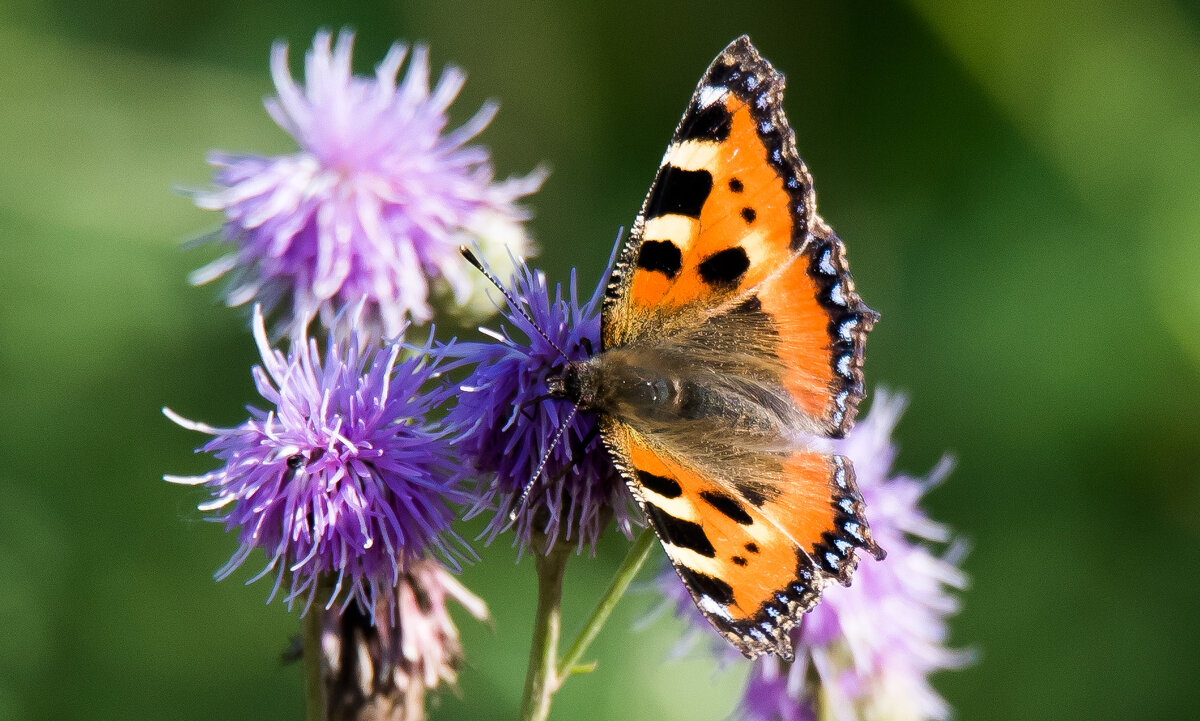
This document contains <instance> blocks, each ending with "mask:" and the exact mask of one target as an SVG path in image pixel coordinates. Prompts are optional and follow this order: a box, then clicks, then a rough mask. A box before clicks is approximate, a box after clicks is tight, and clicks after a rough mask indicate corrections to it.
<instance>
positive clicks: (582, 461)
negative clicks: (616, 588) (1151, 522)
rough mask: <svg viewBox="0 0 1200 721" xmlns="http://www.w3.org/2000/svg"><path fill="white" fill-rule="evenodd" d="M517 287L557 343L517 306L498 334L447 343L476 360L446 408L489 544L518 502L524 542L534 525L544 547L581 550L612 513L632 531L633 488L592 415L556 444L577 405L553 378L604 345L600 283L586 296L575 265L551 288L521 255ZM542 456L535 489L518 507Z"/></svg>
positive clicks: (573, 423) (462, 358)
mask: <svg viewBox="0 0 1200 721" xmlns="http://www.w3.org/2000/svg"><path fill="white" fill-rule="evenodd" d="M510 288H511V291H512V294H513V296H514V297H515V299H516V300H517V302H518V303H520V304H521V306H522V307H523V308H524V309H525V310H526V311H528V312H529V314H530V316H532V318H533V320H534V321H535V322H536V323H537V325H538V327H540V328H541V329H542V330H543V331H544V332H545V333H546V334H547V335H548V336H549V338H550V340H552V341H553V343H554V345H551V344H550V343H548V342H547V341H546V339H545V338H543V337H542V336H541V334H540V333H538V332H537V330H535V329H534V328H532V327H530V323H529V320H528V319H526V318H525V317H524V315H522V314H521V313H520V312H519V311H518V310H517V309H515V308H511V307H505V308H504V309H502V310H501V314H502V318H503V319H504V320H505V321H507V325H505V326H502V327H501V329H500V330H499V331H485V332H486V333H487V334H488V335H490V336H491V337H492V338H493V339H494V341H495V342H460V343H457V344H455V346H454V347H453V348H452V349H450V350H449V351H448V352H447V355H448V356H451V357H454V358H457V359H458V362H459V363H462V364H464V365H468V366H470V367H471V371H470V373H469V375H468V376H467V377H466V378H465V379H464V380H463V381H462V382H461V384H459V386H458V388H457V389H455V390H456V398H457V404H456V405H455V406H454V407H453V408H451V409H450V411H449V412H448V413H447V417H446V422H447V424H448V425H449V426H450V427H451V428H453V429H454V434H455V436H456V438H457V442H456V448H457V449H458V451H459V453H460V457H461V458H462V459H463V460H464V461H466V463H467V466H468V467H467V468H465V469H464V473H465V474H466V475H468V476H473V477H475V478H476V480H477V483H478V484H479V487H478V501H477V503H476V505H475V507H474V508H473V509H471V510H470V511H469V512H468V514H467V517H468V518H469V517H472V516H474V515H477V514H479V513H483V512H487V511H490V512H491V513H492V514H493V515H492V517H491V519H490V521H489V522H488V525H487V529H486V531H485V536H486V538H487V540H488V542H489V543H490V542H491V541H492V540H494V539H495V538H496V536H497V535H499V534H500V533H501V532H502V531H503V530H505V529H506V528H507V527H508V526H509V525H510V520H509V514H510V512H512V511H513V510H515V511H516V512H517V516H516V521H515V531H516V539H515V544H516V545H517V546H519V547H520V548H521V549H525V548H528V547H530V544H531V542H532V540H533V538H534V536H535V535H537V534H544V535H545V536H546V539H547V542H548V545H547V548H549V545H552V544H553V543H555V542H556V541H558V540H560V539H561V540H564V541H571V542H574V543H575V544H576V546H577V548H578V550H582V549H583V548H584V547H585V546H586V547H589V548H591V549H594V548H595V544H596V541H597V540H598V539H599V537H600V534H601V532H602V531H603V530H604V526H605V525H606V524H607V522H608V519H609V517H612V518H614V519H615V521H616V524H617V527H618V528H619V529H620V530H621V532H622V533H624V534H625V535H627V536H628V535H629V534H630V522H631V514H630V506H629V500H628V495H627V491H626V490H625V484H624V482H623V481H622V480H621V477H620V475H619V474H618V473H617V470H616V468H615V467H614V466H613V464H612V461H611V460H610V459H609V456H608V453H607V451H606V450H605V449H604V446H603V444H602V443H601V441H600V438H599V431H598V427H597V422H596V419H595V417H594V416H592V415H591V414H587V413H582V412H581V413H575V414H574V417H572V418H571V419H570V422H569V423H566V427H565V430H564V431H562V436H561V439H560V440H559V442H558V444H557V445H554V438H555V436H556V435H557V434H558V433H559V432H560V429H562V428H563V424H564V421H566V420H567V419H568V417H570V416H571V414H572V411H573V407H572V404H571V403H570V402H569V401H565V400H562V399H557V398H551V397H549V395H548V393H549V389H548V386H547V379H548V378H550V377H551V376H556V375H561V374H562V370H563V368H564V367H565V365H566V363H567V361H568V360H571V361H576V360H584V359H585V358H587V357H588V356H589V355H591V353H592V351H593V349H598V348H599V347H600V299H601V295H602V293H601V291H602V289H603V284H601V285H600V286H599V287H597V289H596V291H595V293H594V294H593V295H592V297H591V299H590V300H589V301H588V302H587V303H586V304H583V305H581V304H580V303H579V296H578V290H577V286H576V281H575V273H574V272H572V273H571V281H570V283H569V285H568V287H567V289H566V292H565V294H564V290H563V287H562V286H561V285H556V286H555V288H554V291H553V293H551V291H550V288H549V287H548V285H547V283H546V277H545V276H544V275H543V274H542V273H541V272H540V271H535V270H531V269H530V268H529V267H528V266H526V265H524V264H519V265H518V267H517V269H516V271H515V273H514V275H513V279H512V282H511V284H510ZM514 331H515V332H514ZM554 346H557V347H558V348H557V349H556V348H555V347H554ZM559 349H561V350H562V351H563V353H565V354H566V356H567V357H566V358H564V357H563V356H562V355H560V354H559ZM552 445H553V450H549V449H550V448H551V446H552ZM548 451H549V452H548ZM543 458H545V459H546V463H545V467H544V468H543V469H542V472H541V474H540V475H539V476H538V478H537V479H536V481H535V483H534V486H533V489H532V492H531V493H530V494H529V496H528V497H527V498H525V500H524V501H523V502H522V503H521V505H520V507H519V508H516V507H515V506H516V504H517V502H518V500H519V498H520V495H521V492H522V490H524V488H525V486H526V484H528V483H529V481H530V479H531V478H533V475H534V472H535V471H536V470H537V468H538V465H539V463H540V462H541V461H542V459H543Z"/></svg>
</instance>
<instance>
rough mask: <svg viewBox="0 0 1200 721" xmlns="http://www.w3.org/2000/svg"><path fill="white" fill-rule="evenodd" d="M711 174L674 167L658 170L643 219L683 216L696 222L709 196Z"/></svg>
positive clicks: (663, 167) (668, 166)
mask: <svg viewBox="0 0 1200 721" xmlns="http://www.w3.org/2000/svg"><path fill="white" fill-rule="evenodd" d="M712 185H713V178H712V173H710V172H708V171H707V170H684V169H683V168H677V167H675V166H674V165H664V166H662V167H661V168H659V169H658V177H657V178H655V179H654V190H652V191H650V197H649V198H647V199H646V212H645V219H646V220H650V219H651V218H657V217H659V216H660V215H686V216H687V217H689V218H699V217H700V209H701V208H703V207H704V201H706V200H708V194H709V193H711V192H712Z"/></svg>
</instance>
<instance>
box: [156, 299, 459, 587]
mask: <svg viewBox="0 0 1200 721" xmlns="http://www.w3.org/2000/svg"><path fill="white" fill-rule="evenodd" d="M254 337H255V340H256V342H257V343H258V347H259V351H260V352H261V354H262V359H263V362H262V365H261V366H256V367H255V368H254V369H253V374H254V380H255V385H256V386H257V388H258V392H259V394H261V395H262V397H263V398H264V399H265V400H266V401H267V402H268V403H269V404H270V408H271V410H268V411H263V410H259V409H257V408H253V407H251V408H249V411H250V418H249V420H247V421H245V422H244V423H242V424H241V425H238V426H236V427H233V428H214V427H212V426H209V425H206V424H203V423H197V422H194V421H189V420H186V419H184V418H182V417H180V416H178V415H176V414H175V413H173V412H172V411H170V410H167V409H164V412H165V413H166V415H167V416H168V417H169V418H170V419H171V420H173V421H175V422H176V423H178V424H179V425H181V426H183V427H184V428H189V429H191V430H195V431H200V432H202V433H207V434H209V435H211V436H213V439H212V440H210V441H209V442H208V443H206V444H205V445H204V446H203V447H201V448H200V449H199V450H200V451H204V452H206V453H212V454H213V455H214V456H215V457H216V458H217V459H218V460H220V461H222V462H223V463H224V465H223V466H222V467H221V468H218V469H217V470H215V471H212V472H210V473H207V474H205V475H202V476H194V477H178V476H166V477H165V479H166V480H168V481H171V482H173V483H182V484H188V485H204V486H206V487H208V488H209V489H210V490H211V491H212V499H211V500H209V501H206V502H204V503H202V504H200V506H199V508H200V510H202V511H217V510H220V511H221V514H220V515H218V516H216V517H215V518H214V519H213V520H216V521H220V522H223V523H224V524H225V527H226V528H227V529H228V530H231V531H232V530H234V529H237V534H238V540H239V542H240V543H241V547H240V548H239V549H238V550H237V552H236V553H234V555H233V557H232V558H231V559H230V560H229V562H228V563H227V564H226V565H225V566H224V567H223V568H222V569H221V570H220V571H218V572H217V574H216V575H217V578H218V580H219V579H223V578H225V577H227V576H229V575H230V574H231V573H232V572H233V571H234V570H235V569H237V568H238V567H239V566H241V565H242V564H243V563H244V562H245V561H246V559H247V558H248V557H249V556H250V554H251V552H252V551H253V550H254V549H256V548H261V549H263V551H264V552H265V553H266V556H267V565H266V567H265V568H263V570H262V571H261V572H260V573H258V574H257V575H256V576H255V577H254V578H253V579H251V581H254V580H257V579H259V578H262V577H263V576H266V575H268V574H271V573H273V574H274V576H275V585H274V587H273V588H272V590H271V593H270V596H269V599H270V598H274V597H275V594H276V593H277V592H278V590H279V588H280V586H281V585H282V584H283V583H284V579H285V577H288V578H290V584H289V590H288V591H287V594H286V597H285V600H286V601H287V602H288V604H289V606H290V605H291V604H292V603H293V602H294V601H296V600H297V599H303V604H304V607H305V608H306V609H307V607H308V605H309V604H310V603H311V602H312V599H313V596H314V595H315V594H316V592H317V587H318V577H319V576H322V575H328V576H332V577H333V578H334V579H335V581H336V584H335V587H334V589H333V592H332V594H331V596H330V598H329V599H328V604H329V605H332V604H333V603H334V601H335V599H337V598H338V596H339V595H340V594H342V593H343V592H344V595H345V601H344V603H346V604H349V603H350V602H351V601H357V602H358V603H359V606H360V607H362V608H368V609H370V608H374V607H375V603H374V601H375V599H379V598H383V597H386V596H387V595H388V594H390V593H391V589H392V587H393V586H395V584H396V582H397V580H398V579H399V577H400V574H401V573H402V572H403V571H404V569H405V568H406V567H407V566H408V565H409V564H411V563H413V562H415V561H417V560H418V559H421V558H423V557H424V556H425V555H426V553H427V552H429V551H436V552H438V553H440V554H441V555H442V556H443V557H444V558H446V559H448V560H449V561H450V562H451V563H454V562H455V557H456V555H457V552H456V551H455V549H454V548H453V547H452V546H451V544H452V543H461V540H459V539H458V538H457V536H455V535H454V534H452V533H450V532H449V531H448V528H449V525H450V522H451V520H452V519H453V517H454V515H453V513H451V511H450V509H449V507H448V506H447V502H448V501H462V500H464V498H465V496H464V494H463V493H462V492H461V491H459V490H458V488H457V484H456V482H455V481H453V480H452V479H451V478H450V476H451V470H450V469H451V465H450V460H449V446H448V445H447V436H446V434H445V432H443V431H440V430H438V429H436V428H435V427H433V426H431V425H430V424H428V423H426V421H425V416H426V414H427V413H428V412H429V411H430V410H431V409H432V408H434V407H435V406H437V405H438V404H439V403H440V402H441V401H442V399H443V397H444V396H443V392H442V391H437V390H435V391H434V392H432V393H429V392H425V391H424V388H425V387H426V386H427V385H429V384H430V383H429V382H430V379H432V378H434V377H435V375H436V373H435V368H436V366H437V364H438V362H439V361H440V360H441V358H440V356H435V357H433V358H432V359H431V358H429V357H427V355H426V354H425V353H421V354H417V355H415V356H414V357H411V358H408V359H406V360H400V353H401V348H400V346H398V345H394V346H391V347H388V348H384V349H382V350H375V351H363V350H360V346H359V343H358V338H356V337H351V338H350V339H349V342H348V343H347V344H346V345H345V346H343V345H341V344H337V343H332V342H331V343H330V344H329V347H328V350H327V352H326V357H325V359H324V361H322V359H321V356H320V353H319V351H318V349H317V344H316V342H315V341H311V340H308V339H307V338H305V337H304V336H301V337H300V338H297V339H295V341H294V342H293V343H292V344H291V348H290V350H289V352H288V353H287V354H286V355H284V354H283V353H282V352H280V351H277V350H273V349H272V348H271V347H270V345H269V344H268V341H267V336H266V330H265V328H264V324H263V317H262V313H261V310H260V309H259V308H257V307H256V308H255V313H254ZM425 350H426V351H428V350H429V349H428V348H426V349H425ZM322 601H323V602H324V599H322Z"/></svg>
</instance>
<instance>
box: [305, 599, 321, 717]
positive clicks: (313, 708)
mask: <svg viewBox="0 0 1200 721" xmlns="http://www.w3.org/2000/svg"><path fill="white" fill-rule="evenodd" d="M324 616H325V604H324V601H323V600H316V601H314V602H313V605H312V606H311V607H310V608H309V609H308V613H306V614H304V619H303V624H304V718H305V719H306V721H325V715H326V713H327V711H326V709H327V704H326V702H325V654H324V652H323V651H322V650H321V631H322V628H321V626H322V623H321V622H322V619H323V618H324Z"/></svg>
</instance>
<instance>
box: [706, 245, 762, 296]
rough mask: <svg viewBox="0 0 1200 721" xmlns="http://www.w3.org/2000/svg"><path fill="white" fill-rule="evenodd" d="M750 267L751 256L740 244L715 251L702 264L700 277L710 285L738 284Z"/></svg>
mask: <svg viewBox="0 0 1200 721" xmlns="http://www.w3.org/2000/svg"><path fill="white" fill-rule="evenodd" d="M749 268H750V256H748V255H746V250H745V249H744V248H742V247H741V246H740V245H735V246H734V247H732V248H726V249H725V250H722V251H719V252H716V253H713V254H712V255H710V256H708V257H707V258H705V260H704V262H703V263H701V264H700V268H699V271H700V278H701V280H703V281H704V282H705V283H708V284H709V285H717V286H726V287H728V286H736V285H737V282H738V279H739V278H741V277H742V276H743V275H744V274H745V273H746V271H747V270H749Z"/></svg>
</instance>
